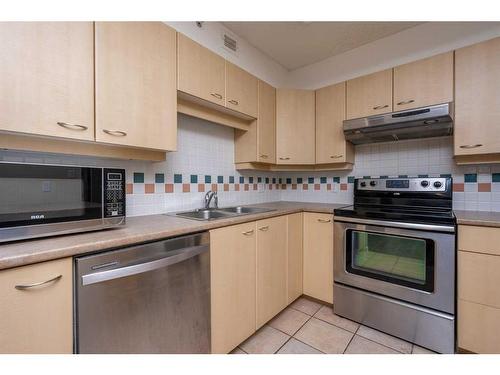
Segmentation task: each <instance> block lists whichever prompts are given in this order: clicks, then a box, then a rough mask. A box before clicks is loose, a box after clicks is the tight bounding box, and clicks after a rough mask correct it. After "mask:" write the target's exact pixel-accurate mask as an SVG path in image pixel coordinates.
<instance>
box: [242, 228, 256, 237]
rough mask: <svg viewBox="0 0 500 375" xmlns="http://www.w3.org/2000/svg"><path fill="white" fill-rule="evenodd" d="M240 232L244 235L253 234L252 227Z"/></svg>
mask: <svg viewBox="0 0 500 375" xmlns="http://www.w3.org/2000/svg"><path fill="white" fill-rule="evenodd" d="M242 234H244V235H245V236H251V235H252V234H253V229H252V230H248V231H246V232H243V233H242Z"/></svg>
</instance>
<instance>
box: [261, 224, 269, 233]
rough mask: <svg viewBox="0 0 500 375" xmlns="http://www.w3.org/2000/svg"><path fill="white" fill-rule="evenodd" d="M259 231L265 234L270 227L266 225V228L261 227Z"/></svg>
mask: <svg viewBox="0 0 500 375" xmlns="http://www.w3.org/2000/svg"><path fill="white" fill-rule="evenodd" d="M259 230H261V231H263V232H265V231H267V230H269V225H266V226H265V227H260V228H259Z"/></svg>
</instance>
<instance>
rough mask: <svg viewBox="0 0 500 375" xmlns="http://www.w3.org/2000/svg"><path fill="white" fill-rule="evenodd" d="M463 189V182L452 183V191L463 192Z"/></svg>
mask: <svg viewBox="0 0 500 375" xmlns="http://www.w3.org/2000/svg"><path fill="white" fill-rule="evenodd" d="M464 190H465V189H464V184H463V183H454V184H453V191H454V192H456V193H460V192H463V191H464Z"/></svg>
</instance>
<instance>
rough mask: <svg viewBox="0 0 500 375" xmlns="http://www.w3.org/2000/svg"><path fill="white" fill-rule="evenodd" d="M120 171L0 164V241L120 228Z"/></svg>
mask: <svg viewBox="0 0 500 375" xmlns="http://www.w3.org/2000/svg"><path fill="white" fill-rule="evenodd" d="M125 213H126V211H125V170H123V169H114V168H96V167H80V166H65V165H44V164H27V163H11V162H0V242H6V241H15V240H23V239H27V238H34V237H44V236H52V235H59V234H66V233H75V232H84V231H91V230H98V229H105V228H110V227H114V226H118V225H122V224H125Z"/></svg>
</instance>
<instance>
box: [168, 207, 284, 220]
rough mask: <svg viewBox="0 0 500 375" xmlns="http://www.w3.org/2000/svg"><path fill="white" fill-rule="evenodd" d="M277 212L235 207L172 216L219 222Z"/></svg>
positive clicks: (271, 209)
mask: <svg viewBox="0 0 500 375" xmlns="http://www.w3.org/2000/svg"><path fill="white" fill-rule="evenodd" d="M270 211H276V210H275V209H273V208H263V207H246V206H234V207H224V208H208V209H205V208H200V209H197V210H192V211H184V212H175V213H172V214H169V215H171V216H178V217H183V218H186V219H193V220H202V221H206V220H218V219H227V218H230V217H237V216H242V215H251V214H260V213H263V212H270Z"/></svg>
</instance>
